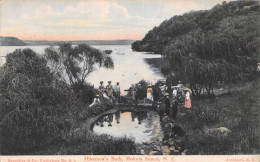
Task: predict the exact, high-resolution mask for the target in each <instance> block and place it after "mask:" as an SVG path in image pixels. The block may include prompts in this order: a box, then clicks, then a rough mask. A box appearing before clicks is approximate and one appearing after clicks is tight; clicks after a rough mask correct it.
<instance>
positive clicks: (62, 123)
mask: <svg viewBox="0 0 260 162" xmlns="http://www.w3.org/2000/svg"><path fill="white" fill-rule="evenodd" d="M45 52H46V55H45V57H41V56H39V55H38V54H36V53H35V52H34V51H33V50H31V49H23V50H20V49H18V50H16V51H14V52H12V53H10V54H8V55H7V57H6V63H5V64H4V65H3V66H2V67H1V68H0V111H1V113H0V147H1V148H0V153H1V154H37V152H41V150H42V149H43V148H45V147H50V146H53V145H58V146H61V148H58V147H56V149H52V150H50V151H48V152H46V151H43V152H42V154H45V153H46V154H58V152H57V150H60V149H61V150H63V147H65V146H66V147H68V146H71V148H67V149H68V150H66V151H64V152H62V151H61V152H60V154H116V153H122V154H134V151H133V150H134V149H133V148H134V143H133V142H131V141H130V140H127V139H125V138H123V139H113V138H112V137H109V136H103V137H98V136H95V135H93V134H91V133H89V132H88V131H87V130H86V131H85V132H84V134H83V133H82V130H80V131H79V132H77V133H78V134H80V135H77V136H75V131H74V129H75V125H76V124H77V122H78V121H79V120H82V119H86V118H87V117H89V116H92V115H96V114H99V113H101V112H104V111H105V110H107V109H109V108H111V107H112V106H113V105H111V104H110V103H109V102H107V103H106V102H103V104H102V105H101V106H99V107H91V108H89V107H88V104H89V103H91V99H93V97H94V93H95V91H96V90H94V89H93V88H92V87H91V86H89V85H88V84H86V83H85V78H86V76H87V75H88V74H89V73H90V72H92V71H93V70H94V69H93V66H94V65H95V64H96V63H98V64H99V65H100V66H105V67H107V68H112V67H113V62H112V60H111V59H110V58H109V57H107V56H105V55H104V54H102V53H101V52H99V51H98V50H95V49H92V48H91V47H89V46H87V45H79V46H75V47H72V46H71V45H70V44H67V43H66V44H61V45H60V46H59V49H53V48H47V49H46V50H45ZM80 63H83V64H84V67H83V68H81V67H80ZM49 64H51V65H52V66H51V68H50V67H49V66H48V65H49ZM64 76H65V77H64ZM66 76H68V78H66ZM83 110H84V111H83ZM101 139H102V140H101ZM79 141H81V143H80V144H81V145H80V146H79V145H78V144H79ZM122 141H124V142H122ZM125 143H126V144H125ZM89 144H91V146H92V147H93V148H91V147H87V146H88V145H89ZM77 145H78V149H74V148H75V147H76V146H77ZM104 145H109V146H107V147H104V148H106V149H101V148H103V147H102V146H104ZM114 145H117V148H114ZM99 147H100V149H97V148H99ZM124 147H129V149H123V150H121V149H122V148H124Z"/></svg>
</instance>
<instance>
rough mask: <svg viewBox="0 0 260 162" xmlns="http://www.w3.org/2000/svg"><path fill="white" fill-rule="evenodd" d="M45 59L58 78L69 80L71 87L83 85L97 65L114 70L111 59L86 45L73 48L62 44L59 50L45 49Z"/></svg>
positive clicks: (67, 44)
mask: <svg viewBox="0 0 260 162" xmlns="http://www.w3.org/2000/svg"><path fill="white" fill-rule="evenodd" d="M45 57H46V60H47V61H48V63H49V64H50V67H51V68H52V71H53V72H54V73H55V74H56V76H57V77H59V78H61V79H63V80H69V83H70V84H71V85H75V84H80V85H83V84H84V82H85V79H86V77H87V76H88V75H89V74H90V73H91V72H93V71H94V70H95V65H96V64H97V65H99V67H105V68H109V69H113V68H114V63H113V60H112V59H111V57H109V56H107V55H106V54H104V53H101V52H100V51H99V50H97V49H95V48H92V47H90V46H88V45H86V44H79V45H76V46H74V47H73V46H72V45H71V44H70V43H61V44H60V45H59V47H58V48H54V47H50V48H46V49H45Z"/></svg>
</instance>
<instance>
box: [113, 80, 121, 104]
mask: <svg viewBox="0 0 260 162" xmlns="http://www.w3.org/2000/svg"><path fill="white" fill-rule="evenodd" d="M114 90H115V94H116V96H115V97H116V98H117V99H118V100H119V101H120V85H119V82H117V83H116V85H115V87H114Z"/></svg>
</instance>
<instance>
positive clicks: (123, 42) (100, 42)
mask: <svg viewBox="0 0 260 162" xmlns="http://www.w3.org/2000/svg"><path fill="white" fill-rule="evenodd" d="M134 41H135V40H79V41H47V40H46V41H45V40H39V41H38V40H24V42H26V43H27V44H28V45H31V46H39V45H57V44H59V43H61V42H69V43H71V44H73V45H77V44H81V43H85V44H88V45H130V44H132V43H133V42H134Z"/></svg>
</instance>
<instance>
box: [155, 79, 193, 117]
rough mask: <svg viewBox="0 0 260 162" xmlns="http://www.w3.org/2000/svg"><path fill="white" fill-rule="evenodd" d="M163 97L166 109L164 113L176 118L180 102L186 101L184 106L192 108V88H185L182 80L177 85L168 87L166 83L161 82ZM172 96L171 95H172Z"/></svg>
mask: <svg viewBox="0 0 260 162" xmlns="http://www.w3.org/2000/svg"><path fill="white" fill-rule="evenodd" d="M160 90H161V98H163V99H164V104H165V111H164V113H163V114H164V115H168V116H170V115H171V116H172V118H173V119H174V120H176V118H177V112H178V103H183V102H184V103H185V104H184V107H185V108H187V109H190V108H191V98H190V94H191V90H190V89H189V88H185V87H184V86H183V84H182V83H181V81H179V82H178V84H177V85H176V86H170V87H167V86H166V85H165V84H161V86H160ZM170 96H171V97H170Z"/></svg>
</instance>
